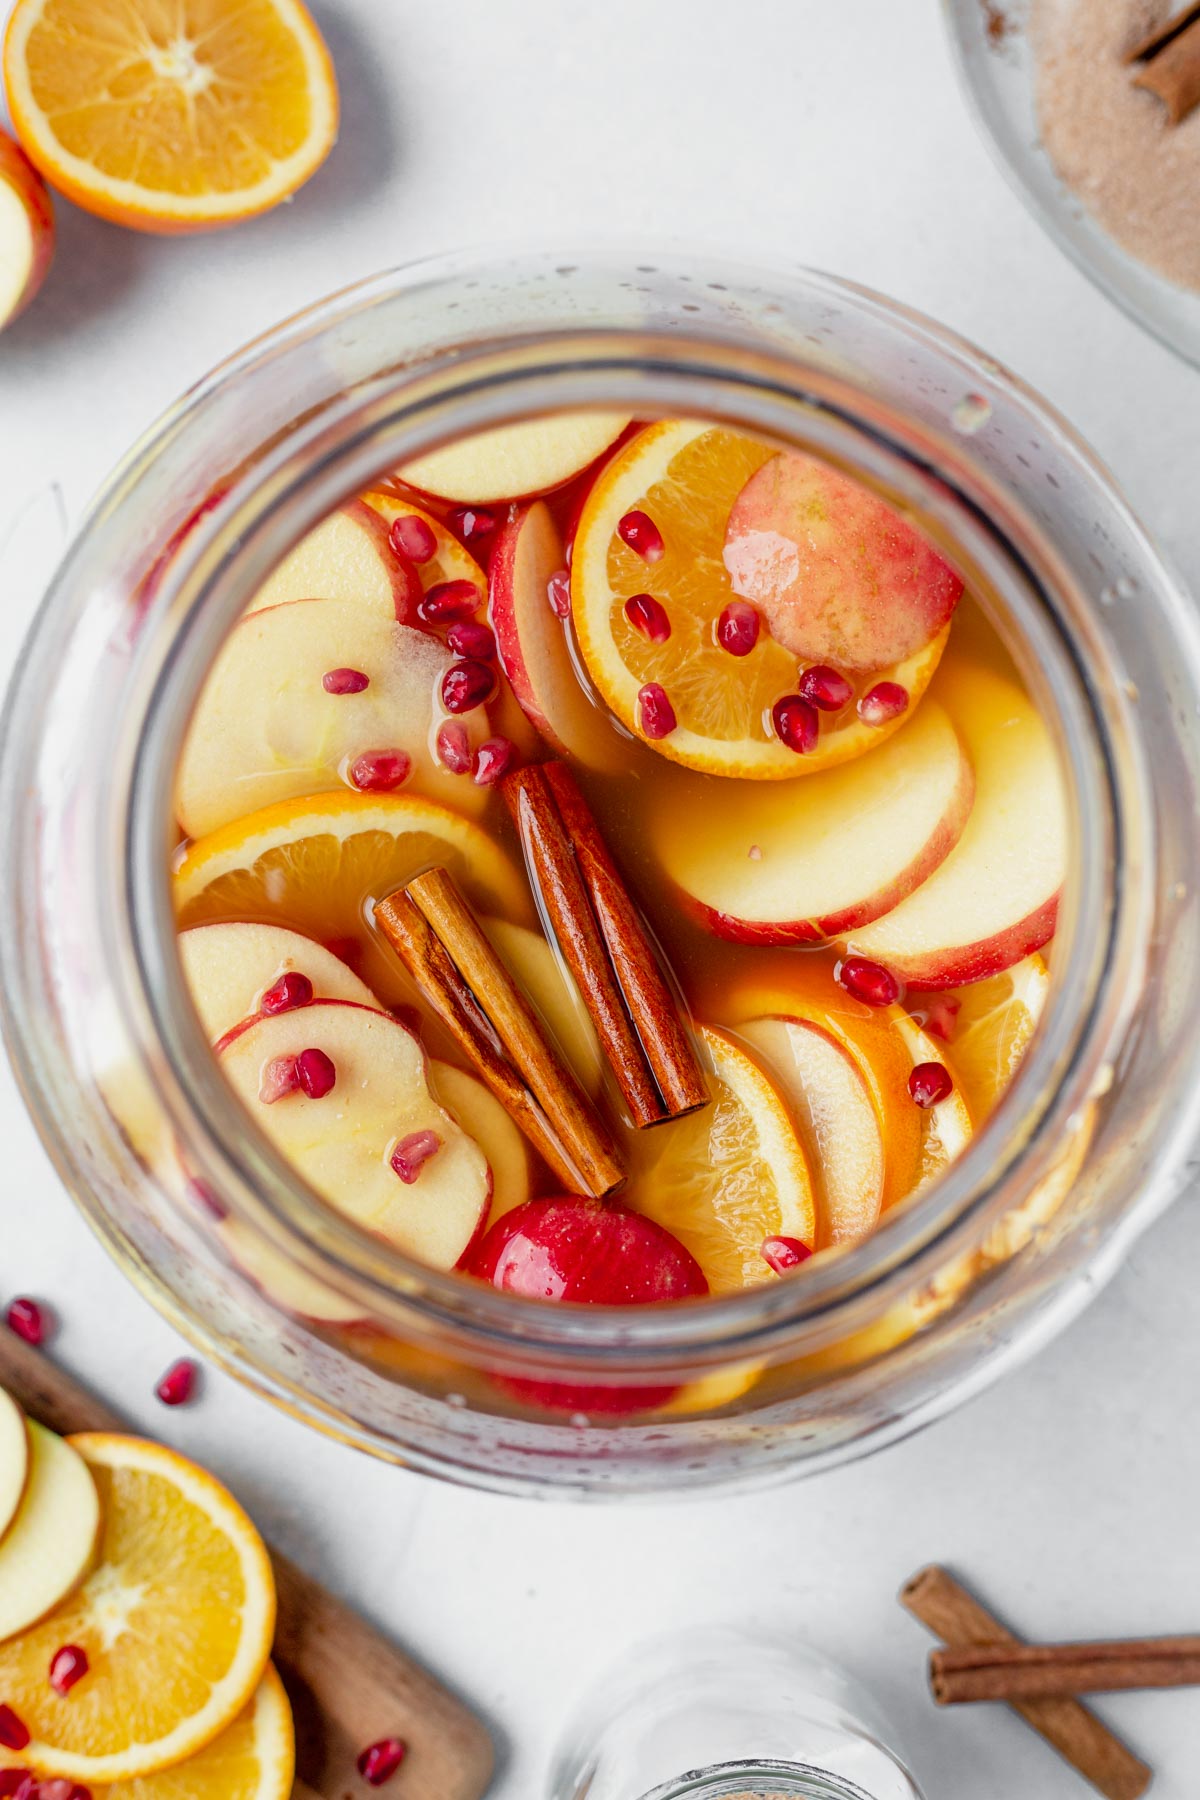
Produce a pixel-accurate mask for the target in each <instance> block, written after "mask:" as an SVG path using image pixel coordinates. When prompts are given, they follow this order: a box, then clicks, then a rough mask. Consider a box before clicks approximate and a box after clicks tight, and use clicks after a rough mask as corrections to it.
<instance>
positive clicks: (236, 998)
mask: <svg viewBox="0 0 1200 1800" xmlns="http://www.w3.org/2000/svg"><path fill="white" fill-rule="evenodd" d="M179 955H180V958H181V960H182V962H183V973H184V977H185V979H186V981H187V984H188V989H189V991H190V993H191V996H192V1003H193V1005H194V1006H195V1008H196V1011H197V1012H198V1013H199V1015H200V1023H201V1025H202V1026H203V1027H204V1030H205V1034H206V1035H207V1037H208V1038H209V1040H210V1041H212V1042H215V1041H216V1039H217V1038H220V1037H224V1036H225V1034H226V1033H227V1032H229V1031H232V1030H233V1028H234V1026H235V1025H238V1024H240V1023H241V1021H242V1020H243V1019H248V1018H250V1017H251V1015H252V1014H254V1013H256V1012H257V1011H258V1010H259V1005H260V1002H261V1000H262V997H263V995H264V993H267V992H269V990H270V989H271V988H272V987H273V986H274V985H275V983H276V982H277V981H279V980H280V978H281V977H282V976H285V975H290V974H296V975H304V976H307V978H308V980H309V981H310V982H311V983H312V989H313V997H314V998H315V999H317V1000H355V1001H357V1002H358V1004H359V1005H360V1006H374V1007H379V1001H378V1000H377V999H376V997H375V995H374V994H373V993H372V992H371V990H370V988H369V987H368V986H367V984H366V982H365V981H360V980H359V978H358V976H357V975H356V974H355V973H354V971H353V970H352V969H350V968H348V967H347V966H346V964H345V963H344V962H343V961H342V960H341V958H340V957H338V956H335V955H334V954H333V952H332V950H326V948H325V946H324V945H323V944H318V943H314V941H313V939H312V938H307V937H304V936H303V935H302V933H300V932H299V931H288V930H287V929H286V928H285V927H284V926H282V925H241V924H232V925H194V926H193V927H192V929H191V930H190V931H183V932H180V934H179ZM381 1010H382V1009H381Z"/></svg>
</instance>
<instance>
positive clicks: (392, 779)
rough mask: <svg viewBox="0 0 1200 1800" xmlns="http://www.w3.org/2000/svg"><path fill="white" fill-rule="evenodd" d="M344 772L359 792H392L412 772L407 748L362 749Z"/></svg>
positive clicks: (402, 783)
mask: <svg viewBox="0 0 1200 1800" xmlns="http://www.w3.org/2000/svg"><path fill="white" fill-rule="evenodd" d="M346 774H347V775H348V776H349V778H350V785H351V787H356V788H358V789H359V791H360V792H361V793H364V794H394V793H395V791H396V789H397V788H398V787H403V786H404V784H405V782H406V781H407V780H408V778H409V776H410V775H411V774H412V757H411V756H410V755H409V754H408V751H407V750H364V751H363V753H362V755H361V756H356V757H355V759H354V761H353V762H352V763H351V764H350V767H349V768H348V769H347V771H346Z"/></svg>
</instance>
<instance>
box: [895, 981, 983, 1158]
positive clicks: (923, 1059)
mask: <svg viewBox="0 0 1200 1800" xmlns="http://www.w3.org/2000/svg"><path fill="white" fill-rule="evenodd" d="M888 1015H889V1017H890V1018H891V1022H892V1028H893V1030H894V1031H895V1032H896V1034H897V1036H898V1037H899V1038H900V1040H901V1042H902V1043H903V1044H904V1047H905V1050H906V1051H907V1053H908V1057H909V1066H910V1069H915V1068H917V1067H918V1066H919V1065H920V1064H921V1063H928V1062H936V1063H941V1064H942V1065H943V1066H944V1067H945V1068H947V1069H949V1071H950V1074H951V1076H952V1077H953V1079H954V1086H953V1087H952V1088H951V1090H950V1092H949V1093H948V1094H947V1095H946V1098H945V1099H944V1100H939V1101H938V1103H937V1105H936V1106H930V1107H927V1108H926V1109H925V1111H921V1109H920V1108H919V1107H917V1106H914V1107H913V1111H914V1112H915V1113H916V1115H917V1117H918V1119H919V1120H920V1127H921V1166H920V1170H919V1173H918V1176H917V1180H916V1181H915V1183H914V1184H913V1189H912V1191H913V1192H917V1191H919V1190H920V1189H921V1188H923V1187H926V1186H927V1185H928V1183H929V1182H931V1181H933V1180H934V1179H935V1178H936V1177H937V1176H938V1175H940V1174H941V1173H942V1170H943V1169H948V1168H949V1167H950V1164H951V1163H952V1162H954V1161H955V1159H956V1158H957V1157H959V1156H961V1155H962V1153H963V1151H964V1150H965V1149H966V1147H967V1145H968V1144H969V1143H970V1141H971V1138H972V1136H973V1127H972V1123H971V1109H970V1107H969V1106H968V1105H967V1102H966V1100H965V1099H964V1098H963V1092H962V1088H961V1086H960V1084H959V1078H958V1073H957V1070H956V1069H954V1068H952V1067H951V1064H950V1058H949V1057H948V1056H947V1055H946V1054H945V1049H944V1046H943V1045H942V1044H940V1043H939V1042H938V1041H937V1039H936V1038H931V1037H930V1036H929V1035H928V1033H927V1032H924V1031H922V1030H921V1027H920V1026H919V1025H918V1024H917V1023H916V1021H915V1020H914V1019H912V1018H910V1017H909V1015H908V1014H907V1013H906V1012H905V1011H904V1009H903V1008H902V1007H899V1006H897V1007H894V1008H893V1007H889V1008H888Z"/></svg>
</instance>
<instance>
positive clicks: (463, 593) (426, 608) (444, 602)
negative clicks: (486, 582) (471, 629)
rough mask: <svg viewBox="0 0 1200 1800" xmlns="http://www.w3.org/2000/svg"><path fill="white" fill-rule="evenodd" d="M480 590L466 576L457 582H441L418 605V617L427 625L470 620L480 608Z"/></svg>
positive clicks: (422, 597)
mask: <svg viewBox="0 0 1200 1800" xmlns="http://www.w3.org/2000/svg"><path fill="white" fill-rule="evenodd" d="M479 599H480V594H479V589H478V588H477V587H476V586H475V583H474V582H473V581H468V580H467V579H466V578H465V576H461V577H459V579H458V580H457V581H439V582H438V583H437V585H436V587H431V588H430V589H429V591H428V593H425V594H422V596H421V598H420V600H419V601H418V603H417V615H418V617H419V618H422V619H424V621H425V623H426V625H448V624H450V623H451V622H452V621H453V620H454V619H469V618H470V617H471V614H472V613H473V612H476V611H477V610H478V607H479Z"/></svg>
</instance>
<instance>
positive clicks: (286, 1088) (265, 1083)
mask: <svg viewBox="0 0 1200 1800" xmlns="http://www.w3.org/2000/svg"><path fill="white" fill-rule="evenodd" d="M299 1086H300V1076H299V1074H298V1072H297V1069H296V1058H295V1057H294V1056H273V1057H272V1058H271V1060H270V1062H269V1063H267V1065H266V1067H265V1068H264V1069H263V1072H262V1076H261V1079H260V1081H259V1084H258V1097H259V1099H260V1100H261V1101H262V1103H263V1105H264V1106H273V1105H274V1104H275V1102H276V1100H282V1099H283V1098H284V1096H285V1095H286V1094H294V1093H295V1092H296V1089H297V1088H298V1087H299Z"/></svg>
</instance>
